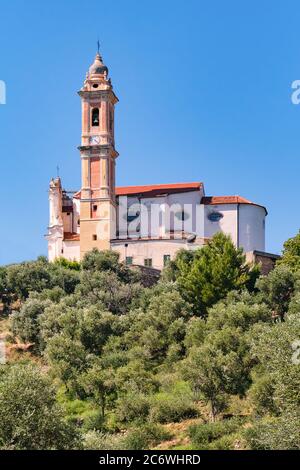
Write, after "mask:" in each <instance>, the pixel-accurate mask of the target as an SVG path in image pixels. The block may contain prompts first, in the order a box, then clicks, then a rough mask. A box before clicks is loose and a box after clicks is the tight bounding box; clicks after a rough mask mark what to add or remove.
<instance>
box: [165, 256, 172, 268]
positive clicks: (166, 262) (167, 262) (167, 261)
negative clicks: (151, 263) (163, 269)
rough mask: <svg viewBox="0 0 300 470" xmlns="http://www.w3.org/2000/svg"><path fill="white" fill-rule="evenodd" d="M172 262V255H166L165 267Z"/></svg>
mask: <svg viewBox="0 0 300 470" xmlns="http://www.w3.org/2000/svg"><path fill="white" fill-rule="evenodd" d="M170 261H171V255H164V266H167V265H168V264H169V262H170Z"/></svg>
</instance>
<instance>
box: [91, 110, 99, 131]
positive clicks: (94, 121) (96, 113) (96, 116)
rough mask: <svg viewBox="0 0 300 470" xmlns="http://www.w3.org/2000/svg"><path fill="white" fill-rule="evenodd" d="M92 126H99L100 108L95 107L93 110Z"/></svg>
mask: <svg viewBox="0 0 300 470" xmlns="http://www.w3.org/2000/svg"><path fill="white" fill-rule="evenodd" d="M92 126H94V127H95V126H99V109H98V108H93V110H92Z"/></svg>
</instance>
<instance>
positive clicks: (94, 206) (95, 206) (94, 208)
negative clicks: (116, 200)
mask: <svg viewBox="0 0 300 470" xmlns="http://www.w3.org/2000/svg"><path fill="white" fill-rule="evenodd" d="M97 209H98V206H97V204H94V205H93V211H94V212H96V211H97Z"/></svg>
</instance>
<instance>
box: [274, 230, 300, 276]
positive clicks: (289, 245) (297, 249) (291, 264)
mask: <svg viewBox="0 0 300 470" xmlns="http://www.w3.org/2000/svg"><path fill="white" fill-rule="evenodd" d="M276 264H277V265H279V266H280V265H284V266H287V267H288V268H290V269H291V270H293V271H297V270H299V269H300V231H299V233H297V235H296V236H295V237H293V238H289V239H288V240H287V241H286V242H284V244H283V250H282V258H281V259H280V260H278V261H277V263H276Z"/></svg>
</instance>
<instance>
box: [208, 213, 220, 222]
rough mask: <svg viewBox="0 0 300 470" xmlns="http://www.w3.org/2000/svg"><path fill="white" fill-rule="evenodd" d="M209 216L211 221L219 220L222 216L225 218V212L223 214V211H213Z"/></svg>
mask: <svg viewBox="0 0 300 470" xmlns="http://www.w3.org/2000/svg"><path fill="white" fill-rule="evenodd" d="M207 218H208V219H209V220H210V221H211V222H219V221H220V220H221V219H222V218H223V214H221V212H211V213H210V214H209V215H208V216H207Z"/></svg>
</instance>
